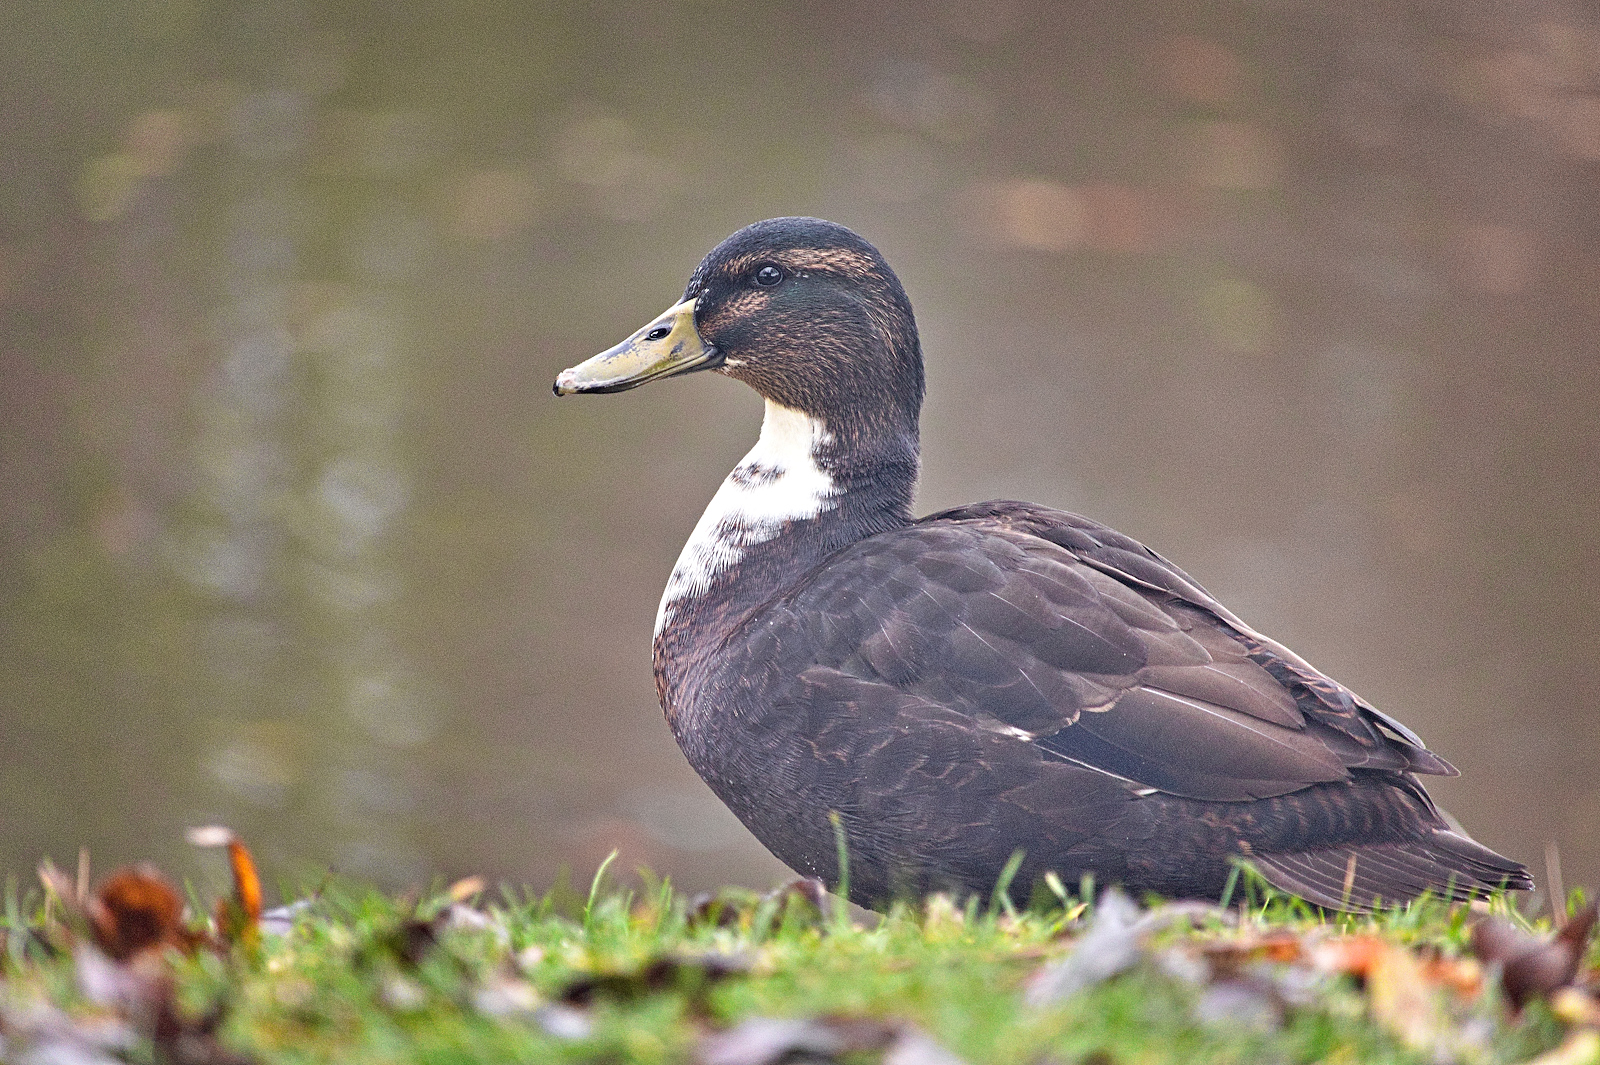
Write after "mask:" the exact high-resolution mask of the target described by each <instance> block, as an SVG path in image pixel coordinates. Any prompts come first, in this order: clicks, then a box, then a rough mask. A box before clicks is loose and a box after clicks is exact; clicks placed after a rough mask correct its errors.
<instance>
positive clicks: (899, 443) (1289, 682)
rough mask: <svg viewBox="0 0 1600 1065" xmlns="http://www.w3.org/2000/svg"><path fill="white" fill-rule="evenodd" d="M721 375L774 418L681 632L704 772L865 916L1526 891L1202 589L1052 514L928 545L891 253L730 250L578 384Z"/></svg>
mask: <svg viewBox="0 0 1600 1065" xmlns="http://www.w3.org/2000/svg"><path fill="white" fill-rule="evenodd" d="M700 368H711V369H717V370H718V371H719V372H722V373H725V374H728V375H729V376H733V377H737V378H740V379H742V380H745V381H746V382H748V383H749V384H750V385H751V386H752V387H754V388H755V389H756V390H757V391H758V392H759V393H761V394H762V395H763V396H764V397H765V398H766V399H767V403H768V408H767V422H766V424H765V425H764V427H763V431H762V439H761V441H760V442H759V443H758V444H757V447H756V449H755V450H754V451H752V452H751V454H750V456H749V457H747V458H746V460H745V461H744V462H742V463H741V464H740V466H739V467H738V468H737V469H736V470H735V471H734V473H733V474H732V475H731V476H730V478H729V480H728V482H727V483H726V484H725V485H724V487H723V489H722V491H721V492H719V493H718V495H717V498H716V499H715V500H713V502H712V506H711V508H710V509H709V510H708V512H707V516H706V518H705V519H703V520H702V522H701V525H700V526H699V527H697V529H696V531H695V534H694V536H693V537H692V538H691V540H690V543H689V545H688V546H687V547H686V548H685V551H684V555H683V558H681V559H680V561H679V564H678V567H677V569H676V570H675V571H674V574H673V578H672V581H671V582H670V583H669V585H668V589H667V594H666V596H665V597H664V599H663V604H662V613H661V615H660V619H659V623H658V626H657V633H656V642H655V661H656V678H657V686H658V690H659V692H660V695H661V701H662V706H663V708H664V709H665V710H666V713H667V717H668V720H669V722H670V723H671V725H672V728H673V731H674V733H675V734H676V735H677V738H678V741H679V743H680V744H681V745H682V747H683V750H684V753H685V754H686V755H687V756H688V758H689V761H690V762H691V763H692V764H693V765H694V767H695V769H696V770H697V771H699V773H700V775H701V776H702V777H703V778H704V779H705V780H706V782H707V783H708V784H710V785H711V787H712V788H713V790H715V791H716V793H717V794H718V795H719V796H720V797H721V798H722V799H723V801H724V802H726V803H727V804H728V806H729V807H730V808H732V810H733V811H734V812H735V813H736V814H737V815H738V816H739V817H740V819H741V820H742V821H744V823H745V824H746V825H747V826H748V827H749V828H750V830H751V831H752V832H754V833H755V834H756V836H757V837H758V838H759V839H761V841H762V842H763V843H765V844H766V845H767V846H768V847H769V848H770V849H771V850H772V851H773V853H775V854H776V855H777V856H778V857H779V858H781V859H782V860H783V861H785V862H786V863H788V864H789V865H790V866H792V867H794V868H795V869H796V870H798V871H800V872H803V873H806V874H810V875H817V876H821V877H823V878H825V879H827V880H829V881H830V882H833V881H834V880H835V879H836V878H837V875H838V870H837V869H836V858H835V855H836V846H835V844H836V840H835V834H834V829H833V827H832V824H831V822H830V814H832V813H837V814H838V815H839V818H840V823H841V824H842V826H843V828H844V831H845V833H846V840H847V844H848V847H849V856H850V863H851V864H850V893H851V896H852V898H854V899H856V900H857V901H860V902H863V903H868V904H882V903H883V902H884V901H886V900H888V899H890V898H893V897H895V896H897V895H906V894H918V893H922V892H926V891H929V890H934V889H954V890H958V891H963V892H966V891H972V892H984V891H987V890H989V889H990V888H992V887H993V885H994V883H995V879H996V877H997V876H998V875H999V874H1000V872H1001V870H1002V868H1003V867H1004V866H1005V864H1006V862H1007V860H1008V859H1009V858H1010V857H1011V856H1012V854H1013V853H1014V852H1016V851H1019V850H1020V851H1022V852H1023V854H1024V859H1023V863H1022V866H1021V869H1020V876H1021V877H1022V882H1024V883H1026V882H1028V881H1030V880H1032V879H1033V878H1035V877H1038V876H1041V875H1042V874H1043V873H1045V872H1046V871H1054V872H1056V873H1058V874H1059V875H1060V876H1061V877H1062V878H1063V879H1065V880H1066V881H1067V882H1069V883H1075V882H1076V881H1077V880H1078V878H1079V877H1080V876H1082V875H1083V874H1093V875H1094V876H1095V878H1096V879H1097V880H1098V881H1099V882H1101V883H1107V882H1117V883H1121V884H1123V885H1124V886H1126V887H1128V888H1130V889H1133V890H1136V891H1155V892H1159V893H1162V894H1165V895H1171V896H1211V897H1215V896H1216V895H1217V894H1218V893H1219V892H1220V891H1221V890H1223V886H1224V884H1225V882H1226V881H1227V878H1228V876H1229V874H1230V871H1231V867H1232V864H1233V863H1234V862H1235V861H1236V860H1237V859H1240V858H1243V859H1248V860H1249V861H1251V862H1253V863H1254V864H1255V866H1256V867H1257V868H1258V869H1259V870H1260V872H1261V873H1262V875H1264V876H1265V877H1266V878H1267V879H1268V880H1269V881H1271V882H1272V883H1273V884H1275V885H1277V886H1279V887H1281V888H1283V889H1284V890H1287V891H1290V892H1293V893H1295V894H1298V895H1300V896H1302V897H1304V898H1306V899H1308V900H1310V901H1312V902H1315V903H1318V904H1320V905H1324V906H1330V907H1338V908H1364V907H1366V906H1370V905H1372V904H1373V902H1374V900H1383V901H1398V900H1404V899H1409V898H1413V897H1415V896H1417V895H1419V894H1421V893H1423V892H1425V891H1431V892H1433V893H1435V894H1438V895H1445V896H1448V897H1452V898H1470V897H1475V896H1478V895H1481V894H1483V893H1485V892H1486V891H1487V890H1490V889H1492V888H1496V887H1511V888H1521V887H1528V886H1531V881H1530V880H1529V878H1528V875H1527V872H1526V870H1524V869H1523V868H1522V866H1520V865H1519V864H1517V863H1516V862H1513V861H1510V860H1509V859H1506V858H1503V857H1501V856H1500V855H1497V854H1495V853H1494V852H1493V851H1490V850H1489V849H1487V848H1485V847H1483V846H1481V845H1480V844H1478V843H1476V842H1474V841H1472V840H1470V839H1468V838H1467V837H1465V836H1463V835H1461V834H1460V833H1458V832H1455V831H1453V830H1452V829H1451V828H1450V827H1449V826H1448V825H1447V824H1446V822H1445V820H1444V819H1443V817H1442V816H1441V815H1440V813H1439V811H1438V810H1437V808H1436V807H1435V806H1434V805H1433V803H1432V801H1431V800H1430V799H1429V798H1428V795H1427V793H1426V792H1425V791H1424V790H1423V788H1422V786H1421V784H1420V783H1419V782H1418V780H1417V777H1416V774H1452V773H1454V772H1455V770H1454V769H1452V768H1451V767H1450V766H1449V764H1448V763H1446V762H1445V761H1444V760H1443V759H1441V758H1440V757H1438V756H1437V755H1435V754H1433V753H1432V752H1430V751H1428V750H1427V749H1426V748H1425V747H1424V746H1423V744H1422V741H1421V740H1420V739H1419V738H1418V737H1417V736H1416V735H1415V734H1414V733H1412V732H1411V731H1410V730H1409V729H1407V728H1406V727H1405V726H1404V725H1401V724H1400V723H1399V722H1397V721H1395V720H1394V719H1393V718H1390V717H1388V716H1387V715H1385V714H1383V713H1381V712H1379V711H1378V710H1376V709H1375V708H1373V707H1372V706H1370V705H1368V704H1367V703H1365V702H1364V701H1362V700H1361V699H1360V698H1359V697H1357V696H1356V695H1355V694H1354V693H1353V692H1351V691H1349V690H1348V689H1346V688H1344V687H1343V686H1341V685H1339V684H1338V683H1337V682H1335V681H1333V680H1331V679H1330V678H1328V677H1326V676H1324V675H1323V674H1321V673H1320V672H1318V671H1317V670H1316V669H1315V668H1313V667H1312V666H1311V665H1310V664H1309V663H1307V662H1305V661H1304V660H1303V659H1301V658H1299V657H1298V656H1296V655H1295V654H1293V653H1292V652H1290V651H1289V650H1288V649H1286V648H1284V647H1282V646H1281V645H1279V644H1277V643H1275V642H1273V641H1271V640H1269V639H1267V638H1266V637H1264V636H1262V635H1260V634H1259V633H1256V632H1254V631H1253V630H1251V629H1250V628H1249V627H1248V626H1246V625H1245V624H1244V623H1243V622H1241V621H1240V620H1239V619H1238V618H1236V617H1235V616H1234V615H1233V614H1232V613H1230V612H1229V611H1228V610H1227V609H1226V608H1225V607H1223V606H1222V605H1221V604H1220V603H1218V602H1217V601H1216V600H1215V599H1213V598H1212V597H1211V596H1210V595H1209V594H1208V593H1206V591H1205V590H1204V589H1203V588H1201V587H1200V586H1199V585H1198V584H1196V583H1195V582H1194V581H1193V580H1191V579H1190V578H1189V577H1188V576H1187V575H1185V574H1184V573H1183V572H1182V571H1181V570H1179V569H1178V568H1177V567H1175V566H1173V565H1172V564H1171V563H1169V562H1167V561H1166V560H1165V559H1163V558H1161V557H1160V556H1159V555H1157V554H1155V553H1154V552H1152V551H1150V550H1149V549H1148V548H1146V547H1144V546H1143V545H1141V544H1139V543H1137V542H1136V541H1134V540H1131V539H1129V538H1128V537H1125V536H1123V535H1121V534H1119V533H1116V532H1114V531H1112V530H1110V529H1107V528H1105V527H1104V526H1101V525H1098V524H1096V523H1094V522H1092V521H1089V520H1087V519H1085V518H1080V517H1077V516H1075V515H1071V514H1066V513H1063V512H1061V511H1056V510H1051V509H1049V508H1046V507H1040V506H1037V505H1034V504H1030V503H1018V502H1009V501H1000V502H991V503H982V504H976V505H972V506H967V507H959V508H956V509H954V510H950V511H945V512H943V513H941V514H935V515H931V516H929V517H926V518H921V519H916V520H913V519H912V518H911V517H910V514H909V510H908V508H909V504H910V499H911V494H912V489H913V487H914V484H915V479H916V470H917V457H918V450H917V447H918V443H917V417H918V412H919V410H920V406H921V401H922V390H923V382H922V361H921V352H920V349H919V347H918V341H917V336H916V327H915V324H914V320H913V318H912V314H911V307H910V303H909V301H907V299H906V297H905V294H904V292H903V291H902V290H901V288H900V284H899V281H898V280H897V279H896V278H895V276H894V274H893V272H892V271H891V270H890V269H889V267H888V265H887V264H886V263H884V261H883V259H882V257H881V256H879V255H878V253H877V251H876V250H875V249H874V248H872V246H871V245H870V244H868V243H867V242H866V241H864V240H862V239H861V238H860V237H858V236H856V235H855V234H854V233H851V232H850V231H849V230H847V229H844V228H843V227H841V226H837V225H834V224H832V223H828V222H823V221H820V220H817V219H773V220H769V221H767V222H762V223H757V224H756V225H754V226H750V227H747V228H746V229H744V230H741V231H740V232H739V233H736V234H734V235H733V236H732V237H730V238H729V239H728V240H727V241H725V242H723V244H721V245H719V246H718V247H717V248H716V249H715V250H714V251H713V252H712V253H711V254H710V255H709V256H707V258H706V260H705V261H704V262H703V263H701V265H700V267H699V268H698V269H697V270H696V271H695V272H694V275H693V277H692V278H691V280H690V283H689V287H688V290H687V292H686V293H685V297H684V301H683V302H681V303H679V304H678V305H677V306H675V307H674V308H673V309H672V310H670V311H669V312H667V314H666V315H664V316H662V317H661V318H660V319H658V320H657V321H656V322H655V323H652V324H651V325H650V326H647V327H646V328H645V329H643V330H640V331H639V333H637V334H635V336H634V337H632V338H630V339H629V340H628V341H625V342H624V343H623V344H621V345H618V347H617V348H614V349H612V350H611V351H609V352H606V353H603V354H602V355H599V356H596V357H595V358H594V359H592V360H590V361H589V362H588V363H585V364H583V366H580V367H576V368H574V369H572V370H568V371H565V372H564V373H563V374H562V375H561V377H560V378H558V379H557V385H556V389H557V392H558V393H562V392H583V391H615V390H618V389H620V388H627V387H632V386H633V385H634V384H638V383H642V382H643V381H645V380H651V379H654V378H657V377H663V376H670V375H672V374H675V373H680V372H687V370H690V369H700Z"/></svg>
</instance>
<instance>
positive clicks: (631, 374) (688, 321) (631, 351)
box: [555, 300, 722, 396]
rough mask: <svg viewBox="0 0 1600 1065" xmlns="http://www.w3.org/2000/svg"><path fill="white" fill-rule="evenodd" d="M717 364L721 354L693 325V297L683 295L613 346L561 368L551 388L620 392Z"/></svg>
mask: <svg viewBox="0 0 1600 1065" xmlns="http://www.w3.org/2000/svg"><path fill="white" fill-rule="evenodd" d="M720 365H722V356H721V355H720V354H719V353H718V352H717V349H716V348H714V347H713V346H711V345H710V344H707V343H706V342H705V341H704V340H702V339H700V333H699V331H698V330H697V329H695V327H694V300H684V301H682V302H681V303H675V304H673V305H672V306H671V307H668V308H667V309H666V310H665V311H663V312H662V313H661V314H660V315H658V316H657V317H656V318H655V320H654V321H652V322H651V323H650V324H649V325H647V326H645V327H644V328H642V329H640V330H639V331H638V332H637V333H635V334H633V336H631V337H629V338H628V339H627V340H624V341H623V342H622V343H620V344H618V345H617V346H616V347H614V348H607V349H606V350H605V351H602V352H601V353H600V354H598V355H596V356H595V357H594V358H592V359H589V360H587V361H585V362H580V363H579V364H578V365H576V366H574V367H572V368H571V369H569V370H562V371H561V373H560V374H558V375H557V376H556V384H555V393H556V395H558V396H570V395H573V394H574V393H578V392H624V391H626V390H628V389H630V388H637V387H639V386H640V385H642V384H644V383H645V382H647V381H655V380H658V379H660V378H663V377H676V376H678V375H679V374H685V373H691V372H693V371H695V370H705V369H710V368H713V367H716V366H720Z"/></svg>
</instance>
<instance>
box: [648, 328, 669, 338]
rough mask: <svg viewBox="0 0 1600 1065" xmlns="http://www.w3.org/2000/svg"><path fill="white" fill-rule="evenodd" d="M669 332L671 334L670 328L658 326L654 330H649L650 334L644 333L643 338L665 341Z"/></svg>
mask: <svg viewBox="0 0 1600 1065" xmlns="http://www.w3.org/2000/svg"><path fill="white" fill-rule="evenodd" d="M670 332H672V329H671V328H670V327H668V326H664V325H658V326H656V327H655V328H654V329H652V330H650V332H648V333H646V334H645V335H644V338H645V339H646V340H665V339H667V334H668V333H670Z"/></svg>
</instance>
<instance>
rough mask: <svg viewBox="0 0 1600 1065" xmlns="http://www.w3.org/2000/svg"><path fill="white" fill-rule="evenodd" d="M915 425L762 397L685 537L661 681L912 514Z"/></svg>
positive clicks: (671, 690) (670, 591) (672, 695)
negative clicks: (760, 416) (749, 432)
mask: <svg viewBox="0 0 1600 1065" xmlns="http://www.w3.org/2000/svg"><path fill="white" fill-rule="evenodd" d="M916 480H917V430H916V423H915V421H912V422H911V424H910V427H909V429H904V428H902V429H901V430H899V431H884V430H883V429H882V428H881V426H880V427H872V428H868V427H864V426H860V425H857V424H854V423H852V422H849V421H842V420H841V421H840V422H839V424H838V425H837V427H835V425H833V424H830V422H829V421H828V420H826V419H824V418H819V417H816V416H813V415H810V414H806V413H803V412H801V411H798V410H794V409H791V408H789V407H785V406H783V405H781V404H778V403H775V402H774V401H772V400H770V399H769V400H767V409H766V417H765V419H764V420H763V421H762V424H761V436H760V438H759V439H758V440H757V441H756V445H755V447H753V448H751V449H750V453H749V454H747V455H746V456H745V457H744V458H743V459H742V460H740V462H739V464H738V465H737V466H735V467H734V469H733V472H732V473H730V474H729V475H728V477H727V479H726V480H725V481H723V482H722V486H721V487H720V488H719V489H717V493H716V495H715V496H713V497H712V500H711V504H710V505H709V506H708V507H707V508H706V511H705V513H704V514H702V515H701V517H700V521H699V523H698V524H696V525H695V528H694V532H693V533H691V534H690V536H689V542H688V543H687V544H685V545H684V548H683V553H682V554H681V555H680V556H679V557H678V564H677V566H675V567H674V568H673V571H672V576H671V577H670V578H669V579H668V581H667V588H666V591H665V593H663V595H662V597H661V607H660V610H659V611H658V612H657V614H656V630H655V659H656V679H657V686H658V687H659V688H660V689H661V696H662V702H663V705H666V706H667V707H668V713H669V715H671V714H672V713H673V712H674V711H673V707H674V705H675V704H676V703H677V701H678V695H679V694H680V692H679V688H680V680H681V678H682V677H684V676H686V675H687V674H688V672H689V667H690V666H691V665H692V664H693V662H694V661H696V660H698V659H699V658H700V657H702V656H703V655H704V654H706V653H709V651H710V649H713V648H715V647H716V646H717V645H719V644H720V643H721V642H722V641H723V639H725V638H726V637H727V635H728V634H729V633H731V632H733V631H734V630H735V629H737V628H738V627H739V626H740V625H741V624H742V623H743V622H744V621H745V619H747V618H748V617H749V616H750V614H751V613H752V612H753V611H755V610H756V609H757V608H759V607H761V606H762V605H763V604H765V603H767V602H769V601H770V600H771V599H773V598H774V597H775V596H777V595H779V594H781V593H782V592H783V591H785V590H786V589H787V588H789V587H791V586H792V585H793V584H795V583H796V582H797V581H798V580H799V579H800V578H801V577H802V576H804V575H805V574H806V573H808V572H809V571H810V570H811V569H812V568H813V567H815V566H816V565H817V564H818V563H820V562H822V561H823V559H825V558H827V557H828V556H829V555H831V554H833V553H834V552H836V551H838V550H840V549H841V548H843V547H846V546H848V545H850V544H853V543H855V542H856V541H857V540H861V539H864V538H866V537H868V536H872V535H873V534H875V533H880V532H884V531H886V530H889V529H893V528H897V527H899V526H902V525H906V524H908V523H909V522H910V521H911V516H910V506H911V496H912V492H913V491H914V489H915V487H916Z"/></svg>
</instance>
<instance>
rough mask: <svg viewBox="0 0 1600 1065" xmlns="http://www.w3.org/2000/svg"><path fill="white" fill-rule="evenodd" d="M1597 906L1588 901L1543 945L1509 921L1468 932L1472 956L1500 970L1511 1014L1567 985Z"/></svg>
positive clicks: (1500, 920) (1575, 971)
mask: <svg viewBox="0 0 1600 1065" xmlns="http://www.w3.org/2000/svg"><path fill="white" fill-rule="evenodd" d="M1597 914H1600V903H1594V902H1591V903H1590V904H1589V905H1587V906H1585V907H1584V908H1583V909H1581V910H1579V911H1578V912H1577V913H1575V914H1573V915H1572V916H1571V917H1570V918H1568V920H1567V923H1566V924H1565V925H1564V926H1562V929H1561V931H1559V932H1557V933H1556V934H1555V935H1554V936H1553V937H1551V938H1550V939H1548V940H1540V939H1537V938H1535V937H1533V936H1530V935H1528V934H1527V933H1526V932H1523V931H1522V930H1521V929H1519V928H1517V927H1516V926H1515V925H1513V924H1512V923H1511V922H1510V921H1507V920H1505V919H1504V918H1501V917H1489V918H1485V919H1484V920H1482V921H1479V922H1478V923H1477V924H1476V925H1474V926H1473V929H1472V952H1473V953H1474V954H1476V955H1477V956H1478V957H1479V958H1480V959H1481V960H1482V961H1483V962H1484V964H1486V965H1496V964H1498V965H1499V966H1500V986H1501V987H1502V988H1504V989H1505V993H1506V998H1507V999H1508V1000H1509V1001H1510V1003H1511V1007H1512V1009H1513V1010H1518V1011H1520V1010H1521V1009H1522V1007H1523V1006H1525V1005H1527V1004H1528V1003H1529V1002H1531V1001H1532V1000H1533V999H1535V998H1542V997H1544V996H1547V995H1549V994H1550V993H1551V992H1553V991H1555V990H1557V989H1558V988H1562V987H1566V986H1567V985H1568V984H1570V983H1572V981H1573V978H1574V977H1575V976H1577V974H1578V965H1579V963H1580V962H1581V961H1582V960H1583V953H1584V948H1585V947H1586V946H1587V945H1588V942H1589V936H1590V934H1591V933H1592V932H1593V931H1594V926H1595V918H1596V916H1597Z"/></svg>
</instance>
